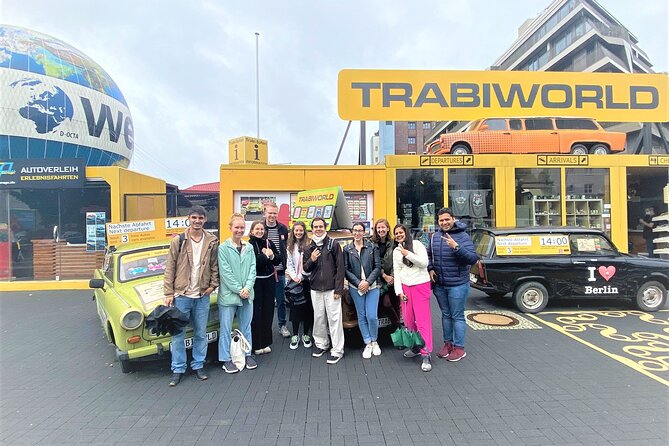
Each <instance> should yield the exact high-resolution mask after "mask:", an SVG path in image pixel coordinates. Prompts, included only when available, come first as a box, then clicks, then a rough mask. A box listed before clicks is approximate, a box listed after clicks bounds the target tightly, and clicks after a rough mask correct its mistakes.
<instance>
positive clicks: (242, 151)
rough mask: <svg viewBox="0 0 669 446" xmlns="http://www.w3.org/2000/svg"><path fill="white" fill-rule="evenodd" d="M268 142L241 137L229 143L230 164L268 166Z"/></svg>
mask: <svg viewBox="0 0 669 446" xmlns="http://www.w3.org/2000/svg"><path fill="white" fill-rule="evenodd" d="M268 159H269V158H268V153H267V140H265V139H257V138H251V137H250V136H240V137H239V138H234V139H231V140H230V141H228V164H268V162H269V161H268Z"/></svg>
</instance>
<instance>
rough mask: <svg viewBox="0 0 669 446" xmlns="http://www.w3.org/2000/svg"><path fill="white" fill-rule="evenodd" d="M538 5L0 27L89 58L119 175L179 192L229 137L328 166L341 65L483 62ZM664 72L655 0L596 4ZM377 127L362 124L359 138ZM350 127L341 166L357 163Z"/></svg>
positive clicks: (203, 176)
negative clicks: (115, 141)
mask: <svg viewBox="0 0 669 446" xmlns="http://www.w3.org/2000/svg"><path fill="white" fill-rule="evenodd" d="M550 3H551V1H550V0H516V1H498V0H478V1H474V0H449V1H446V0H442V1H420V2H408V1H402V0H373V1H360V0H357V1H351V0H338V1H330V2H325V1H301V2H298V1H290V0H283V1H247V2H231V1H223V0H218V1H216V0H209V1H202V0H190V1H183V0H182V1H177V0H161V1H158V0H151V1H143V0H115V1H104V2H102V1H90V0H57V1H55V0H54V1H51V0H42V1H39V0H0V23H4V24H8V25H15V26H22V27H26V28H30V29H33V30H36V31H39V32H42V33H45V34H48V35H51V36H52V37H56V38H58V39H60V40H63V41H65V42H67V43H69V44H70V45H72V46H74V47H76V48H78V49H79V50H81V51H82V52H84V53H85V54H87V55H88V56H90V57H91V58H92V59H93V60H95V61H96V62H98V63H99V64H100V65H101V66H102V67H103V68H104V69H105V70H106V71H107V72H108V73H109V74H110V75H111V77H112V78H113V79H114V80H115V82H116V83H117V84H118V86H119V88H120V89H121V91H122V92H123V93H124V95H125V98H126V100H127V102H128V105H129V107H130V111H131V113H132V117H133V121H134V126H135V154H134V157H133V159H132V162H131V165H130V168H131V169H133V170H137V171H139V172H143V173H146V174H149V175H152V176H156V177H159V178H163V179H165V180H167V181H168V182H170V183H173V184H176V185H178V186H179V187H182V188H184V187H188V186H191V185H193V184H197V183H204V182H210V181H218V179H219V170H218V166H219V165H220V164H222V163H227V161H228V152H227V147H228V140H229V139H232V138H235V137H237V136H242V135H247V136H255V135H256V81H255V56H256V51H255V34H254V33H255V32H259V33H260V40H259V48H260V50H259V59H260V137H261V138H263V139H267V140H268V141H269V160H270V163H291V164H328V165H329V164H332V163H333V162H334V159H335V156H336V154H337V150H338V148H339V145H340V143H341V140H342V137H343V135H344V131H345V129H346V124H347V122H346V121H342V120H341V119H339V117H338V116H337V73H338V72H339V70H341V69H344V68H368V69H374V68H379V69H459V70H481V69H485V68H487V67H489V66H490V65H491V64H492V63H493V62H494V61H495V60H496V59H497V58H498V57H499V56H500V55H501V54H502V53H503V52H504V51H505V50H506V49H508V48H509V46H510V45H511V44H512V43H513V41H514V40H515V38H516V36H517V29H518V27H519V26H520V25H521V24H522V23H523V21H524V20H525V19H527V18H530V17H535V16H537V15H538V14H539V13H540V12H541V11H542V10H543V9H544V8H545V7H547V6H548V5H549V4H550ZM600 4H602V5H603V6H604V7H605V8H606V9H607V10H608V11H609V12H610V13H611V14H613V15H614V16H615V17H616V18H617V19H618V20H619V21H620V22H621V23H622V24H623V25H624V26H626V27H627V28H628V29H629V30H630V31H631V32H632V33H633V34H634V35H636V36H637V38H638V39H639V44H640V46H641V48H642V49H643V50H644V51H646V53H647V54H648V56H649V58H650V60H651V61H652V63H653V65H654V66H653V68H654V69H655V71H658V72H660V71H662V72H666V71H667V57H668V47H667V40H668V30H667V22H668V21H669V14H668V12H667V1H666V0H643V1H640V2H631V1H629V0H601V1H600ZM377 128H378V123H376V122H374V123H370V124H369V125H368V129H367V136H368V138H369V136H371V133H372V132H373V131H375V130H376V129H377ZM358 140H359V129H358V124H357V123H354V125H353V126H352V128H351V132H350V133H349V136H348V139H347V144H346V145H345V147H344V151H343V153H342V157H341V159H340V162H339V163H340V164H355V163H357V147H358Z"/></svg>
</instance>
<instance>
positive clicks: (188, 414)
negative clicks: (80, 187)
mask: <svg viewBox="0 0 669 446" xmlns="http://www.w3.org/2000/svg"><path fill="white" fill-rule="evenodd" d="M474 295H475V297H474V298H473V299H472V300H471V302H470V305H469V309H486V308H492V307H490V303H489V302H488V300H486V299H484V298H482V297H480V296H478V295H476V292H474ZM90 296H91V293H90V292H81V291H78V292H53V291H52V292H32V293H23V292H21V293H18V292H17V293H3V295H2V296H0V332H1V333H2V338H1V339H2V342H1V343H0V444H3V445H4V444H7V445H14V444H40V445H52V444H68V445H70V444H119V445H133V444H138V445H139V444H142V445H145V444H160V445H172V444H174V445H190V444H193V445H195V444H197V445H200V444H226V445H318V446H322V445H327V444H332V445H358V444H361V445H377V444H379V445H412V444H416V445H418V444H420V445H426V444H446V445H448V444H452V445H550V444H556V445H567V444H574V445H577V444H582V445H600V444H601V445H639V444H648V445H655V444H657V445H665V444H667V443H669V427H668V426H669V423H668V422H667V421H668V419H669V412H668V407H669V388H668V387H667V386H665V385H663V384H661V383H659V382H657V381H654V380H652V379H649V378H648V377H646V376H644V375H642V374H640V373H638V372H637V371H635V370H634V369H632V368H629V367H626V366H625V365H623V364H621V363H619V362H616V361H614V360H612V359H611V358H608V357H606V356H605V355H602V354H601V353H599V352H597V351H595V350H593V349H590V348H587V347H585V346H584V345H581V344H580V343H578V342H575V341H574V340H572V339H570V338H568V337H566V336H564V335H562V334H560V333H559V332H557V331H555V330H552V329H549V328H546V327H543V328H542V329H540V330H468V332H467V336H468V338H467V352H468V355H467V357H466V358H465V359H463V360H462V361H460V362H458V363H447V362H446V361H444V360H441V359H439V358H436V357H435V358H434V360H433V370H432V372H430V373H423V372H421V371H420V363H419V362H418V360H417V359H415V360H407V359H405V358H403V357H402V356H401V352H399V351H397V350H395V349H393V348H392V347H390V346H387V347H386V348H384V350H383V355H382V356H380V357H379V358H372V359H371V360H369V361H363V360H362V358H361V356H360V354H361V351H360V350H359V349H356V350H354V349H347V350H346V356H345V357H344V359H343V360H342V361H341V362H340V363H339V364H337V365H334V366H329V365H327V364H326V363H325V357H322V358H311V356H310V354H309V352H310V350H305V349H303V348H302V347H300V348H299V349H298V350H296V351H292V350H290V349H289V348H288V340H284V339H283V338H280V337H278V336H276V337H275V339H274V345H273V346H272V348H273V352H272V353H271V354H270V355H263V356H260V357H258V358H257V359H258V364H259V367H258V369H256V370H253V371H243V372H241V373H239V374H237V375H226V374H225V373H223V371H222V370H220V368H219V367H218V366H215V365H214V364H208V365H207V371H208V373H209V380H207V381H204V382H199V381H197V380H196V379H195V377H194V376H192V375H190V374H189V375H187V376H186V377H185V378H184V380H182V382H181V384H180V385H179V386H177V387H176V388H170V387H168V386H167V382H168V379H169V374H170V372H169V361H166V360H161V361H157V362H152V363H145V364H143V365H142V366H140V367H139V369H138V370H137V371H136V372H133V373H130V374H123V373H121V371H120V368H119V365H118V364H117V363H116V362H115V357H114V351H113V348H112V347H111V346H109V345H108V344H107V342H106V339H105V338H104V335H103V333H102V330H101V328H100V324H99V320H98V317H97V314H96V311H95V305H94V303H93V302H92V301H91V298H90ZM477 296H478V297H477ZM509 308H510V307H507V308H506V309H509ZM624 308H629V307H624ZM549 310H551V311H554V310H555V308H549ZM433 319H434V323H433V327H434V330H435V341H437V340H439V339H441V324H440V321H439V315H438V311H437V307H436V304H435V306H434V307H433ZM665 319H666V316H665ZM654 329H655V330H657V333H658V334H662V333H663V332H662V329H663V327H662V326H657V327H655V328H654ZM665 336H666V333H665ZM437 346H438V343H437V342H435V347H437ZM665 356H666V355H665ZM664 376H665V377H667V375H666V373H665V375H664Z"/></svg>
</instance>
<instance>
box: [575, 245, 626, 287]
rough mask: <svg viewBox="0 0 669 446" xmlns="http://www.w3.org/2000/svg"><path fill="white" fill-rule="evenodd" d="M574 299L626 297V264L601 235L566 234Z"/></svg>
mask: <svg viewBox="0 0 669 446" xmlns="http://www.w3.org/2000/svg"><path fill="white" fill-rule="evenodd" d="M569 241H570V248H571V263H572V268H573V275H572V277H573V280H572V282H571V290H572V295H573V296H574V297H587V298H596V297H603V298H616V297H627V296H628V295H629V286H630V285H629V284H628V283H627V280H626V275H627V269H628V265H627V261H626V260H625V258H624V257H623V256H621V255H620V254H619V253H618V250H617V249H616V248H615V247H614V246H613V244H612V243H611V242H610V241H609V240H608V239H607V238H606V237H604V236H603V235H601V234H593V233H583V234H578V233H577V234H570V236H569Z"/></svg>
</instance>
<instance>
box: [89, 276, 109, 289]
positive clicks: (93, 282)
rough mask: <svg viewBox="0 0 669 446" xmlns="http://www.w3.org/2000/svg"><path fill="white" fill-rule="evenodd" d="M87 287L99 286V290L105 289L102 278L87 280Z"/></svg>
mask: <svg viewBox="0 0 669 446" xmlns="http://www.w3.org/2000/svg"><path fill="white" fill-rule="evenodd" d="M88 288H100V289H101V290H104V289H105V281H104V279H91V280H89V281H88Z"/></svg>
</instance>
